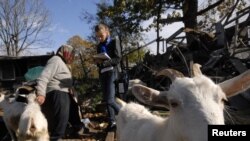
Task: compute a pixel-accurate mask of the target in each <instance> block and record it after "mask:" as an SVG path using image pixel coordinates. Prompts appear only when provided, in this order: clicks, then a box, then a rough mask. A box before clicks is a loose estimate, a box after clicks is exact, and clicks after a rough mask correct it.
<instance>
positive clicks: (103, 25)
mask: <svg viewBox="0 0 250 141" xmlns="http://www.w3.org/2000/svg"><path fill="white" fill-rule="evenodd" d="M101 30H105V31H108V32H109V27H108V26H107V25H105V24H102V23H101V24H98V25H96V26H95V32H99V31H101Z"/></svg>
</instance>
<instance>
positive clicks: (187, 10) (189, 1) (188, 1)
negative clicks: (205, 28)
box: [182, 0, 198, 44]
mask: <svg viewBox="0 0 250 141" xmlns="http://www.w3.org/2000/svg"><path fill="white" fill-rule="evenodd" d="M182 10H183V23H184V26H185V28H193V29H195V28H196V27H197V11H198V0H185V1H184V2H183V9H182ZM186 36H187V44H190V43H191V42H192V40H193V38H192V36H190V34H189V33H186Z"/></svg>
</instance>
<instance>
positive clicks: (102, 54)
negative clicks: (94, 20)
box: [93, 52, 111, 60]
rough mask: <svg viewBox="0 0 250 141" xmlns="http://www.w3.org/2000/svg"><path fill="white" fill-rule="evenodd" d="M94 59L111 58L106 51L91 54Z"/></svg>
mask: <svg viewBox="0 0 250 141" xmlns="http://www.w3.org/2000/svg"><path fill="white" fill-rule="evenodd" d="M93 58H94V59H102V60H110V59H111V58H110V57H109V55H108V54H107V53H105V52H104V53H99V54H96V55H94V56H93Z"/></svg>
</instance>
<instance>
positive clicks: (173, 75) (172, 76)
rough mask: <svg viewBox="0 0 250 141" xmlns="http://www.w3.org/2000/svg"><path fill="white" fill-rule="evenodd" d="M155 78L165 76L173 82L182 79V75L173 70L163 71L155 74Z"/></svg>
mask: <svg viewBox="0 0 250 141" xmlns="http://www.w3.org/2000/svg"><path fill="white" fill-rule="evenodd" d="M156 76H167V77H169V78H170V79H171V81H172V82H173V81H174V80H175V79H176V78H177V77H184V75H183V73H181V72H179V71H177V70H174V69H164V70H161V71H160V72H158V73H157V74H156Z"/></svg>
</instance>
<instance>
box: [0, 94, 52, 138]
mask: <svg viewBox="0 0 250 141" xmlns="http://www.w3.org/2000/svg"><path fill="white" fill-rule="evenodd" d="M0 107H1V108H2V109H3V111H4V116H3V119H4V122H5V124H6V127H7V129H8V131H9V132H10V134H11V137H12V140H19V141H29V140H30V141H48V140H49V135H48V129H47V126H48V123H47V120H46V118H45V117H44V115H43V113H42V112H41V109H40V106H39V105H38V103H36V102H35V94H30V95H29V96H28V104H25V103H23V102H17V101H11V102H10V101H9V100H8V98H7V97H6V98H5V96H4V95H3V94H0ZM13 118H14V120H11V119H13ZM13 121H15V122H13ZM16 137H17V138H16Z"/></svg>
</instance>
